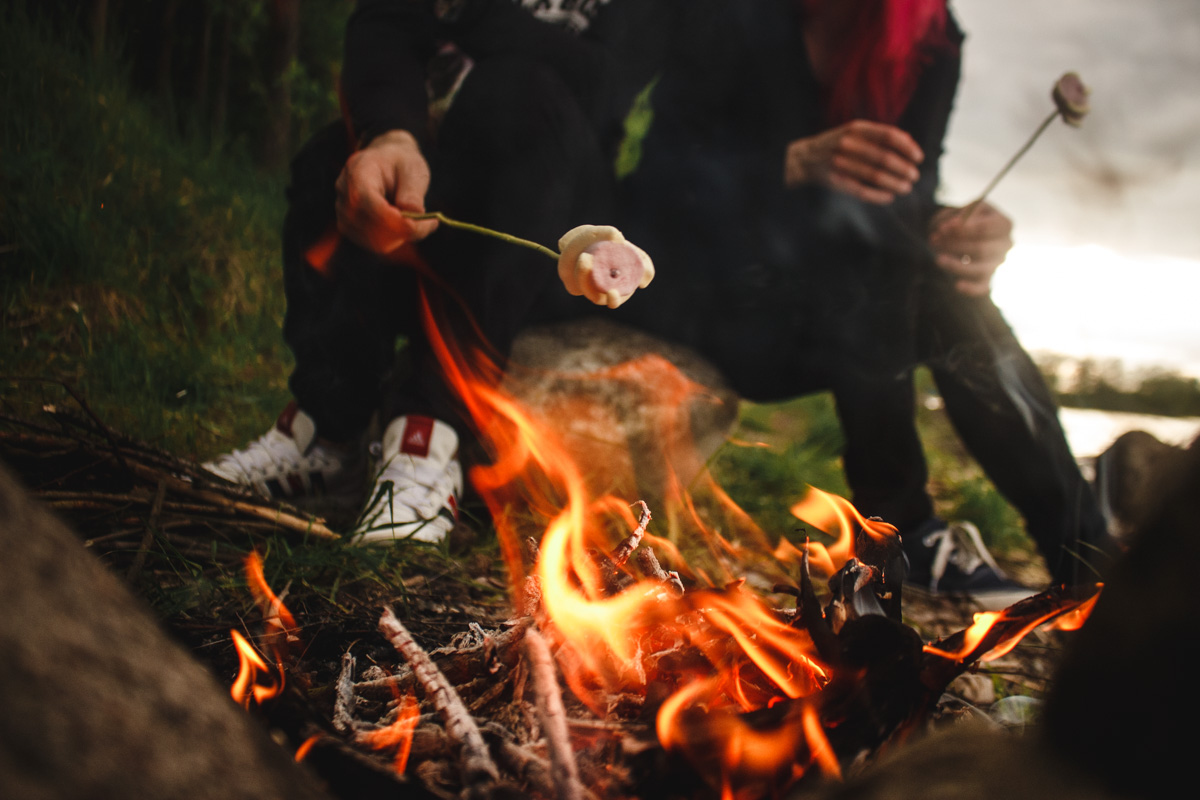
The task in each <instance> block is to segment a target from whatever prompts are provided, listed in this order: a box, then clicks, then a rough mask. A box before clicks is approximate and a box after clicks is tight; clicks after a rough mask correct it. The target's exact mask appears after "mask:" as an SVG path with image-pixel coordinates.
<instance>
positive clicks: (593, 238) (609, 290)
mask: <svg viewBox="0 0 1200 800" xmlns="http://www.w3.org/2000/svg"><path fill="white" fill-rule="evenodd" d="M558 247H559V250H560V251H561V253H562V254H561V255H560V256H559V258H558V276H559V278H560V279H561V280H562V282H563V286H565V287H566V289H567V291H568V292H570V293H571V294H573V295H576V296H580V295H582V296H584V297H587V299H589V300H591V301H592V302H593V303H595V304H596V305H602V306H608V307H609V308H616V307H617V306H619V305H621V304H622V303H624V302H625V301H626V300H628V299H629V298H630V297H631V296H632V295H633V293H634V291H636V290H637V289H639V288H643V289H644V288H645V287H646V286H648V285H649V284H650V281H652V280H653V279H654V263H653V262H652V261H651V260H650V257H649V256H648V255H646V253H645V251H643V250H642V249H641V248H640V247H638V246H637V245H635V244H633V243H632V242H629V241H628V240H626V239H625V236H624V235H623V234H622V233H621V232H620V231H619V230H617V229H616V228H614V227H612V226H611V225H580V226H579V227H577V228H572V229H571V230H570V231H568V232H567V233H566V234H565V235H564V236H563V237H562V238H561V239H559V242H558Z"/></svg>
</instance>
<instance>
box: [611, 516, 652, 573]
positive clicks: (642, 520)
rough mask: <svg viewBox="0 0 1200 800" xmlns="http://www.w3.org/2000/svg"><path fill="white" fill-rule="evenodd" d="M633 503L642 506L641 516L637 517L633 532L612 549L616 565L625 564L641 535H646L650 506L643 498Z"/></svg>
mask: <svg viewBox="0 0 1200 800" xmlns="http://www.w3.org/2000/svg"><path fill="white" fill-rule="evenodd" d="M635 505H639V506H641V507H642V514H641V517H639V518H638V524H637V527H636V528H634V529H633V533H631V534H629V535H628V536H626V537H625V538H624V539H623V540H622V541H621V543H620V544H619V545H617V547H616V549H615V550H613V551H612V555H611V556H610V558H612V562H613V564H615V565H616V566H618V567H623V566H625V562H626V561H628V560H629V557H630V556H631V555H633V551H634V550H637V548H638V545H640V544H641V543H642V537H643V536H645V535H646V526H647V525H649V524H650V506H648V505H646V501H645V500H638V501H637V503H635Z"/></svg>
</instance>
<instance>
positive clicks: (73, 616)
mask: <svg viewBox="0 0 1200 800" xmlns="http://www.w3.org/2000/svg"><path fill="white" fill-rule="evenodd" d="M0 709H3V713H2V714H0V796H3V797H4V798H5V800H57V799H58V798H61V799H62V800H68V799H70V800H74V799H75V798H90V799H91V800H107V799H108V798H112V799H113V800H115V799H116V798H141V799H142V800H176V799H177V798H188V799H189V800H204V798H212V800H218V798H219V799H220V800H238V798H245V799H246V800H250V799H251V798H254V800H268V799H269V798H279V800H284V798H287V800H319V798H326V797H328V795H326V794H325V792H324V791H323V790H322V789H321V788H320V787H319V785H318V782H317V781H316V780H315V779H314V778H313V777H312V776H311V775H310V774H309V773H308V772H307V771H306V770H305V769H304V768H303V767H301V766H299V765H297V764H295V763H294V762H293V761H292V759H291V757H290V756H289V754H288V753H287V752H285V751H284V749H283V748H281V747H280V746H279V745H277V744H275V743H274V742H273V741H271V739H270V738H269V737H268V736H267V734H266V732H265V731H263V730H262V729H261V728H260V727H259V726H258V725H257V723H255V722H254V720H252V719H251V717H250V716H249V715H248V714H247V713H246V712H245V711H243V710H242V709H241V708H239V707H238V706H236V705H235V704H234V702H233V701H232V700H231V699H230V697H229V693H228V691H227V690H225V689H224V688H222V687H221V686H219V685H218V683H217V681H216V680H215V679H214V678H213V676H212V675H210V674H209V673H208V672H207V671H206V670H205V669H204V668H203V667H202V666H201V665H200V664H199V663H198V662H196V661H195V660H194V659H193V658H192V657H191V656H190V655H189V654H188V653H187V652H185V651H184V650H183V648H182V647H180V646H179V645H178V644H176V643H175V642H174V641H172V640H171V639H170V638H169V637H168V636H167V635H166V634H165V633H164V632H163V631H162V629H161V628H160V627H159V625H158V622H157V621H156V620H155V619H154V618H153V617H152V616H151V614H150V612H149V610H148V609H147V608H146V607H145V606H144V605H143V604H142V603H141V602H140V601H139V600H137V599H136V598H135V597H134V596H133V594H132V593H131V592H130V591H129V590H128V589H126V587H125V586H124V585H123V584H122V583H121V582H120V581H119V580H117V578H116V577H115V576H114V575H112V574H111V573H110V572H108V570H107V569H105V567H104V566H103V565H102V564H101V563H100V561H99V560H98V559H97V558H96V557H95V556H93V555H92V554H91V553H90V552H88V551H87V550H86V549H85V548H84V547H83V545H82V544H81V543H80V541H79V540H78V539H77V538H76V537H75V535H74V534H72V533H71V532H70V531H69V530H67V528H66V526H65V525H64V524H63V523H62V522H61V521H59V519H58V518H57V517H55V516H54V515H53V514H51V513H50V512H49V511H47V510H46V509H45V508H43V507H42V506H41V505H40V504H38V503H37V502H35V501H33V500H32V499H31V498H30V497H29V496H28V495H27V494H26V492H25V491H24V490H23V489H21V488H20V487H19V486H18V485H17V483H16V481H15V480H13V479H12V478H11V477H10V475H9V473H8V471H7V470H6V469H5V468H4V467H3V465H0Z"/></svg>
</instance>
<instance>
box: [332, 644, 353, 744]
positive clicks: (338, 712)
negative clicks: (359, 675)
mask: <svg viewBox="0 0 1200 800" xmlns="http://www.w3.org/2000/svg"><path fill="white" fill-rule="evenodd" d="M333 727H334V729H335V730H337V731H338V733H346V732H348V731H350V730H352V729H353V728H354V655H353V654H352V653H350V652H349V651H347V652H345V653H343V654H342V671H341V672H340V673H338V679H337V693H336V695H335V696H334V700H333Z"/></svg>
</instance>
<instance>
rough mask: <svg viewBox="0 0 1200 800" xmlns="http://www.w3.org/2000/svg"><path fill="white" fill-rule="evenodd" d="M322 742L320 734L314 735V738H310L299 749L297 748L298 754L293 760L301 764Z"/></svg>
mask: <svg viewBox="0 0 1200 800" xmlns="http://www.w3.org/2000/svg"><path fill="white" fill-rule="evenodd" d="M320 740H321V737H320V735H319V734H313V735H312V736H310V737H308V738H307V739H305V740H304V741H303V742H302V743H301V744H300V746H299V747H297V748H296V752H295V754H294V755H293V756H292V758H293V759H294V760H295V761H296V763H300V762H301V761H303V760H304V758H305V757H306V756H307V755H308V752H309V751H310V750H312V749H313V745H315V744H316V743H317V742H319V741H320Z"/></svg>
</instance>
